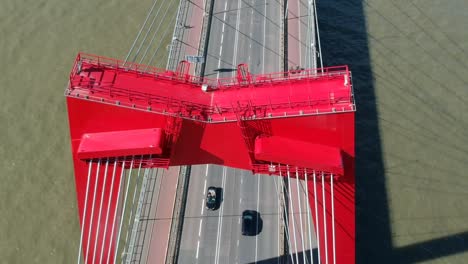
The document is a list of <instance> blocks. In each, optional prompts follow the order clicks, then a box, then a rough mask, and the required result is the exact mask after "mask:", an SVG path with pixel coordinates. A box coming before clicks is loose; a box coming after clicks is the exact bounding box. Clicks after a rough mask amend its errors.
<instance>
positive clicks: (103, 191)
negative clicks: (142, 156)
mask: <svg viewBox="0 0 468 264" xmlns="http://www.w3.org/2000/svg"><path fill="white" fill-rule="evenodd" d="M108 168H109V158H107V160H106V167H105V169H104V182H103V184H102V190H101V201H100V202H99V213H98V223H97V228H96V235H95V240H94V252H93V263H95V260H96V249H97V241H98V238H99V228H100V227H101V213H102V203H103V201H104V193H105V190H106V180H107V169H108ZM103 235H104V236H105V235H106V234H103ZM102 243H104V242H102Z"/></svg>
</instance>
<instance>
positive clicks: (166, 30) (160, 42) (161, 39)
mask: <svg viewBox="0 0 468 264" xmlns="http://www.w3.org/2000/svg"><path fill="white" fill-rule="evenodd" d="M175 19H176V17H175V16H174V17H173V18H172V19H171V21H170V22H169V24H172V23H173V22H174V20H175ZM169 28H170V27H166V29H165V30H164V33H163V37H162V38H160V39H159V44H158V46H157V48H156V49H155V51H154V52H153V55H152V56H151V59H150V61H149V63H148V67H149V65H151V64H152V63H153V59H154V57H155V56H156V54H157V53H158V51H159V49H160V48H161V44H162V41H163V40H164V39H166V38H167V35H168V34H169ZM148 67H147V68H148Z"/></svg>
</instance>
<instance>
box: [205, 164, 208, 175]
mask: <svg viewBox="0 0 468 264" xmlns="http://www.w3.org/2000/svg"><path fill="white" fill-rule="evenodd" d="M208 166H209V165H208V164H206V172H205V177H208V168H209V167H208Z"/></svg>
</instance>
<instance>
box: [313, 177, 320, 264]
mask: <svg viewBox="0 0 468 264" xmlns="http://www.w3.org/2000/svg"><path fill="white" fill-rule="evenodd" d="M314 200H315V225H316V227H315V233H316V234H317V252H318V258H319V262H320V261H321V260H320V259H321V258H320V232H319V218H318V203H317V181H316V174H315V171H314Z"/></svg>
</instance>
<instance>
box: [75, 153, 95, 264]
mask: <svg viewBox="0 0 468 264" xmlns="http://www.w3.org/2000/svg"><path fill="white" fill-rule="evenodd" d="M92 164H93V162H92V161H91V160H90V161H88V180H87V181H86V193H85V204H84V209H83V214H82V220H81V234H80V247H79V249H78V264H81V251H83V249H82V248H81V247H82V246H83V233H84V227H85V224H86V207H87V205H88V191H89V182H90V179H91V171H92V169H91V168H92Z"/></svg>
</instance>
